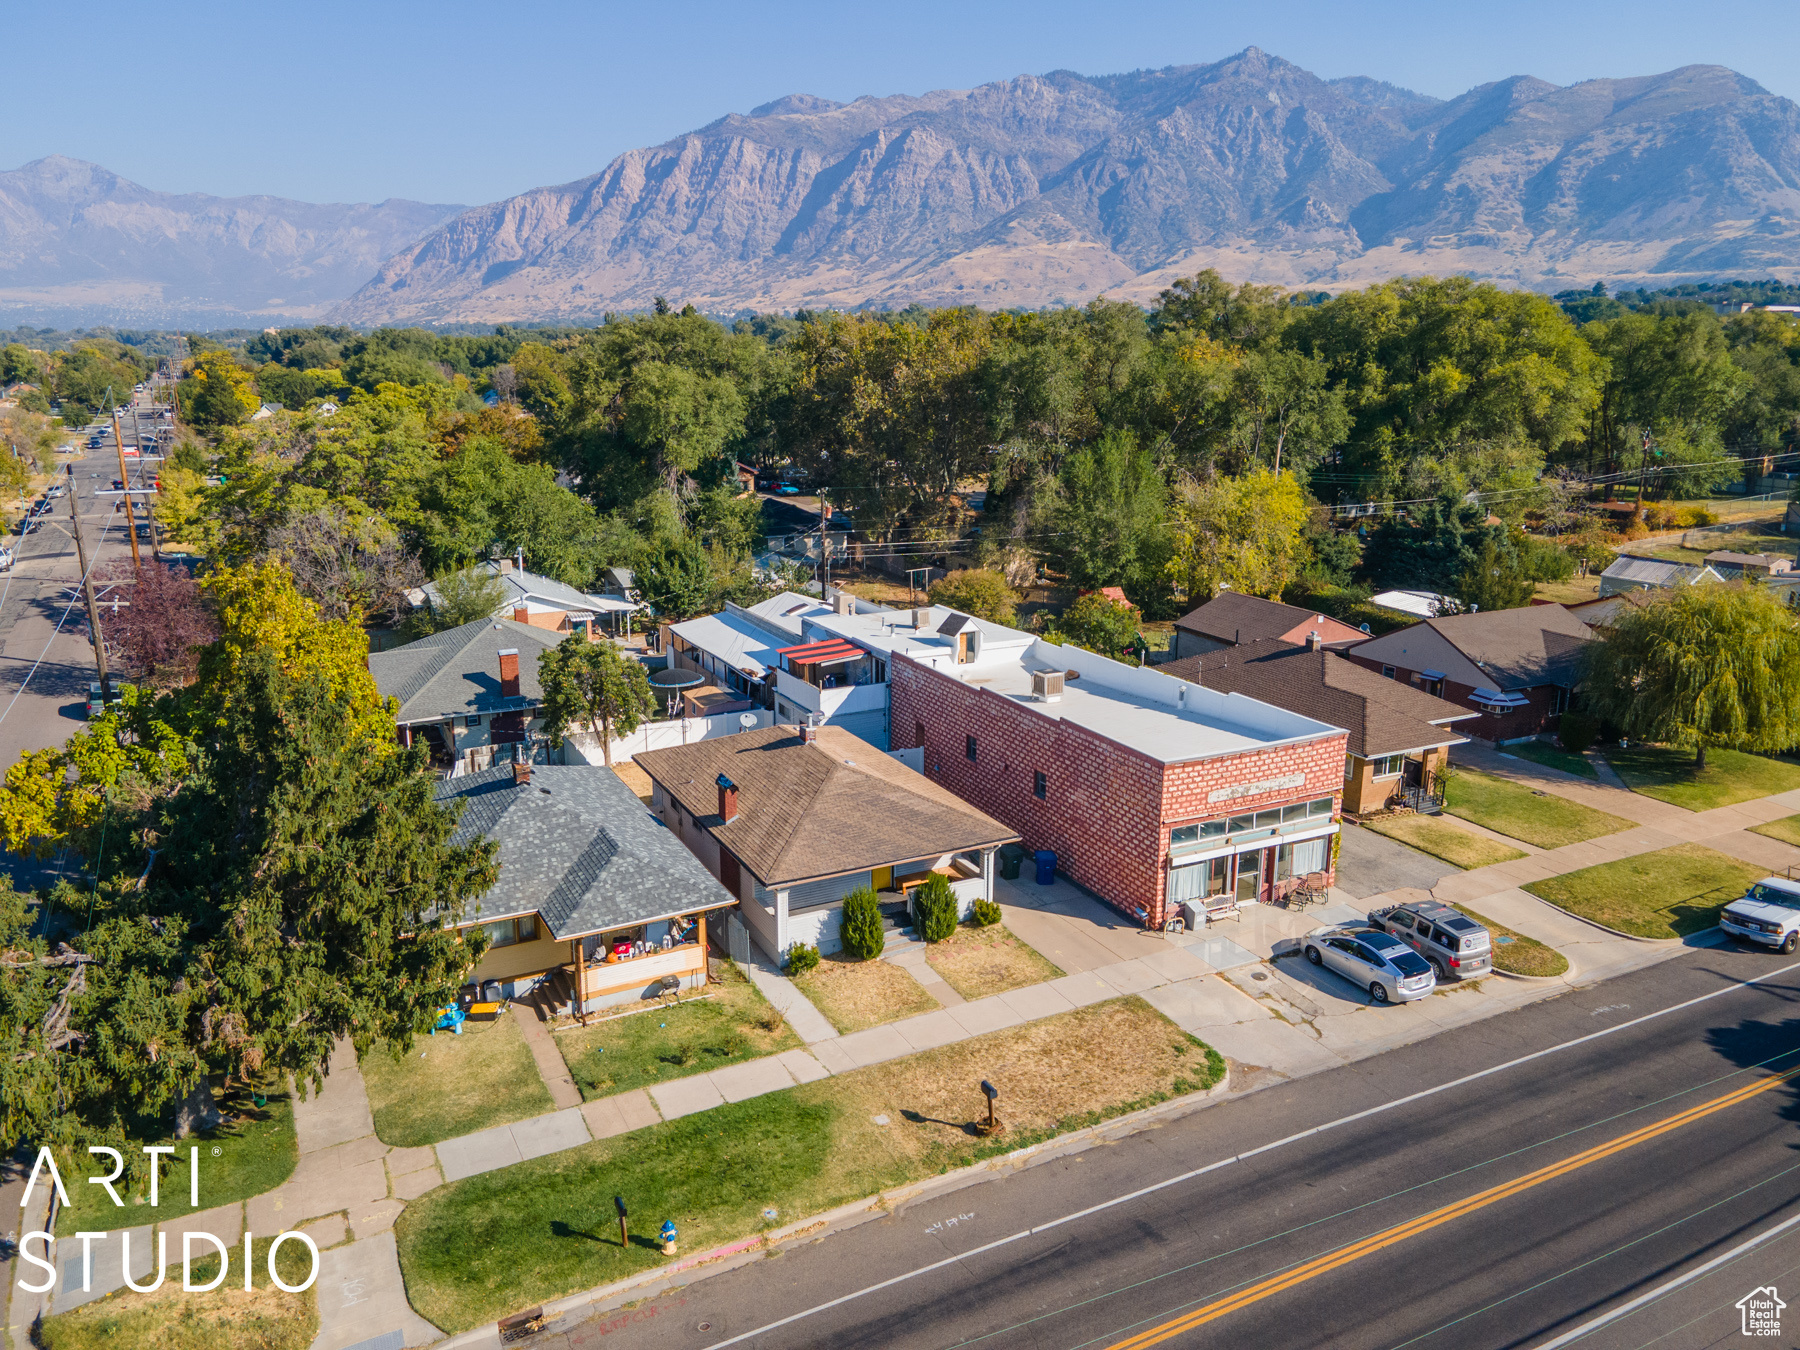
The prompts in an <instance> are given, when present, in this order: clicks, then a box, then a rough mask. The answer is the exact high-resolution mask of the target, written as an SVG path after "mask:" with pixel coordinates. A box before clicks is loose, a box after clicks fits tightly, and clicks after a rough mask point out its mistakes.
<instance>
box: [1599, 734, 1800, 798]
mask: <svg viewBox="0 0 1800 1350" xmlns="http://www.w3.org/2000/svg"><path fill="white" fill-rule="evenodd" d="M1606 761H1607V763H1609V764H1611V765H1612V766H1613V769H1614V770H1615V771H1616V772H1617V773H1618V775H1619V777H1620V778H1622V779H1624V780H1625V786H1626V787H1628V788H1630V789H1631V790H1632V791H1633V792H1636V793H1639V794H1641V795H1643V796H1645V797H1654V798H1655V799H1656V800H1657V801H1659V802H1667V803H1669V805H1670V806H1679V807H1683V808H1684V809H1686V810H1689V811H1708V810H1711V809H1712V808H1713V807H1715V806H1734V805H1736V804H1737V803H1738V802H1747V801H1749V800H1751V799H1752V798H1754V797H1771V796H1773V795H1774V794H1776V793H1777V792H1790V791H1792V790H1793V789H1795V788H1800V763H1795V762H1794V761H1793V760H1789V759H1772V758H1770V757H1769V756H1767V755H1751V754H1746V753H1745V752H1744V751H1742V750H1708V751H1707V752H1706V767H1705V768H1704V769H1696V768H1695V767H1694V752H1693V751H1692V750H1676V749H1673V748H1672V747H1668V746H1659V745H1642V746H1633V747H1632V748H1631V749H1629V750H1608V751H1607V752H1606Z"/></svg>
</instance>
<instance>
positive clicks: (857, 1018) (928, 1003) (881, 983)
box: [794, 953, 938, 1036]
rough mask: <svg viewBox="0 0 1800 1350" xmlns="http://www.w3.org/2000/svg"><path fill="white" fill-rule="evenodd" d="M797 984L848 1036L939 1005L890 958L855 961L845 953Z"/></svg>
mask: <svg viewBox="0 0 1800 1350" xmlns="http://www.w3.org/2000/svg"><path fill="white" fill-rule="evenodd" d="M794 983H795V985H797V986H798V987H799V990H800V992H801V993H803V994H805V995H806V996H807V997H808V998H809V999H811V1000H812V1001H813V1005H814V1006H815V1007H817V1008H818V1010H819V1011H820V1012H822V1013H824V1014H825V1018H826V1020H827V1021H828V1022H830V1023H831V1025H832V1026H834V1027H836V1028H837V1029H838V1033H839V1034H840V1035H843V1036H848V1035H849V1034H850V1033H851V1032H853V1031H863V1030H866V1029H867V1028H869V1027H878V1026H880V1025H881V1024H882V1023H883V1022H893V1021H896V1020H897V1019H899V1018H902V1017H913V1016H915V1015H917V1014H919V1013H928V1012H932V1011H934V1010H935V1009H936V1008H937V1006H938V1001H937V1000H936V999H935V998H933V997H932V996H931V995H930V994H928V993H926V992H925V991H924V989H922V988H921V987H920V985H919V982H918V981H917V980H915V979H914V978H913V977H912V976H911V975H908V974H907V973H906V972H905V971H904V970H902V969H900V967H899V966H891V965H889V964H888V963H887V962H886V961H853V960H851V959H850V958H849V957H847V956H844V955H843V954H841V953H840V954H838V955H836V956H828V957H826V958H825V959H824V960H823V961H821V962H819V964H818V967H817V968H816V969H813V970H809V971H807V972H806V974H804V975H797V976H795V977H794Z"/></svg>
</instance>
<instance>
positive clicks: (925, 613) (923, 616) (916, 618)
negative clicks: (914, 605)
mask: <svg viewBox="0 0 1800 1350" xmlns="http://www.w3.org/2000/svg"><path fill="white" fill-rule="evenodd" d="M913 627H914V628H915V629H917V630H918V631H919V632H921V633H929V632H930V631H931V611H930V610H928V609H915V610H914V611H913Z"/></svg>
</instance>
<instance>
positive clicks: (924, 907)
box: [912, 872, 956, 942]
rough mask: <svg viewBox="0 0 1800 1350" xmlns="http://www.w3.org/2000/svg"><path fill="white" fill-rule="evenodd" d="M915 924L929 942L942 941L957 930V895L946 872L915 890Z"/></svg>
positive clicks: (938, 874)
mask: <svg viewBox="0 0 1800 1350" xmlns="http://www.w3.org/2000/svg"><path fill="white" fill-rule="evenodd" d="M912 905H913V926H914V927H915V928H917V929H918V930H919V936H920V937H922V938H924V939H925V941H927V942H942V941H943V940H944V939H945V938H947V937H949V936H950V935H951V934H952V933H954V932H955V931H956V896H955V894H954V893H953V892H952V891H951V889H950V883H949V881H948V880H946V879H945V877H944V874H943V873H941V872H939V873H937V874H935V875H934V876H933V877H932V878H931V880H930V881H928V882H926V883H925V884H924V885H923V886H921V887H919V889H918V890H917V891H915V892H913V902H912Z"/></svg>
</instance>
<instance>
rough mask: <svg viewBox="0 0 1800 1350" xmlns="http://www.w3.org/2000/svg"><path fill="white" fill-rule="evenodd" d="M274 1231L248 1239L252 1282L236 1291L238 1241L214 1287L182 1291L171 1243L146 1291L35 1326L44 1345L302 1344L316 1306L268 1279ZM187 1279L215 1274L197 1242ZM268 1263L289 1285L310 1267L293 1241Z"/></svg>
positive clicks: (65, 1349)
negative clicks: (157, 1282) (156, 1280)
mask: <svg viewBox="0 0 1800 1350" xmlns="http://www.w3.org/2000/svg"><path fill="white" fill-rule="evenodd" d="M274 1236H275V1235H274V1234H272V1233H271V1234H270V1235H269V1236H268V1237H259V1238H255V1239H253V1247H252V1259H253V1260H254V1261H255V1263H256V1264H255V1267H254V1269H255V1271H256V1281H255V1282H256V1287H255V1288H254V1289H253V1290H251V1291H249V1292H248V1293H246V1292H245V1290H244V1283H243V1280H242V1278H241V1276H242V1273H243V1272H242V1268H241V1266H240V1265H239V1261H240V1259H241V1258H242V1256H243V1247H242V1246H241V1245H238V1246H234V1247H232V1248H231V1267H230V1269H229V1270H228V1271H227V1272H226V1279H225V1281H224V1283H223V1284H221V1285H220V1286H219V1287H218V1288H217V1289H213V1290H209V1291H207V1292H205V1293H187V1292H184V1291H183V1290H182V1287H181V1252H180V1249H179V1244H178V1243H177V1244H175V1245H174V1247H173V1248H172V1250H171V1252H170V1259H169V1266H168V1270H167V1273H166V1274H165V1275H164V1277H163V1282H162V1287H161V1288H160V1289H157V1290H155V1291H154V1292H152V1293H148V1294H139V1293H135V1292H134V1291H132V1290H130V1289H121V1290H120V1291H119V1292H118V1293H116V1294H111V1295H108V1296H107V1297H106V1298H101V1299H96V1300H95V1301H94V1302H92V1303H88V1304H84V1305H83V1306H81V1307H79V1308H75V1309H72V1310H71V1311H69V1312H65V1313H55V1314H53V1315H51V1316H49V1317H46V1318H45V1319H44V1320H43V1323H42V1324H41V1325H40V1327H39V1328H38V1335H37V1343H38V1344H40V1345H42V1346H43V1347H44V1350H120V1347H134V1346H154V1347H155V1350H253V1348H254V1350H306V1348H307V1347H308V1346H309V1345H311V1344H312V1342H313V1338H314V1337H315V1336H317V1335H318V1334H319V1305H318V1299H317V1297H316V1295H315V1294H314V1293H313V1291H312V1290H310V1289H308V1290H306V1291H305V1292H303V1293H298V1294H289V1293H286V1292H284V1291H283V1290H281V1289H278V1288H276V1287H275V1285H274V1283H273V1282H271V1281H270V1279H269V1243H270V1242H271V1241H273V1240H274ZM199 1250H200V1251H201V1252H205V1253H209V1255H208V1256H207V1257H206V1259H205V1260H201V1259H199V1258H198V1256H196V1259H195V1261H194V1269H193V1282H194V1283H195V1284H206V1283H207V1282H208V1281H210V1280H212V1279H213V1278H215V1277H216V1276H217V1275H218V1273H219V1258H218V1256H217V1255H216V1254H213V1252H212V1248H211V1247H208V1246H206V1245H205V1244H203V1243H202V1244H199ZM275 1269H276V1270H277V1271H279V1272H280V1273H281V1278H282V1279H283V1280H285V1281H287V1282H288V1283H289V1284H299V1283H300V1282H301V1281H303V1280H304V1279H306V1277H307V1273H308V1272H309V1271H310V1270H311V1269H312V1253H311V1252H309V1251H307V1249H306V1247H305V1245H304V1244H302V1243H299V1242H284V1243H282V1244H281V1249H280V1250H279V1251H278V1252H276V1254H275Z"/></svg>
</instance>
